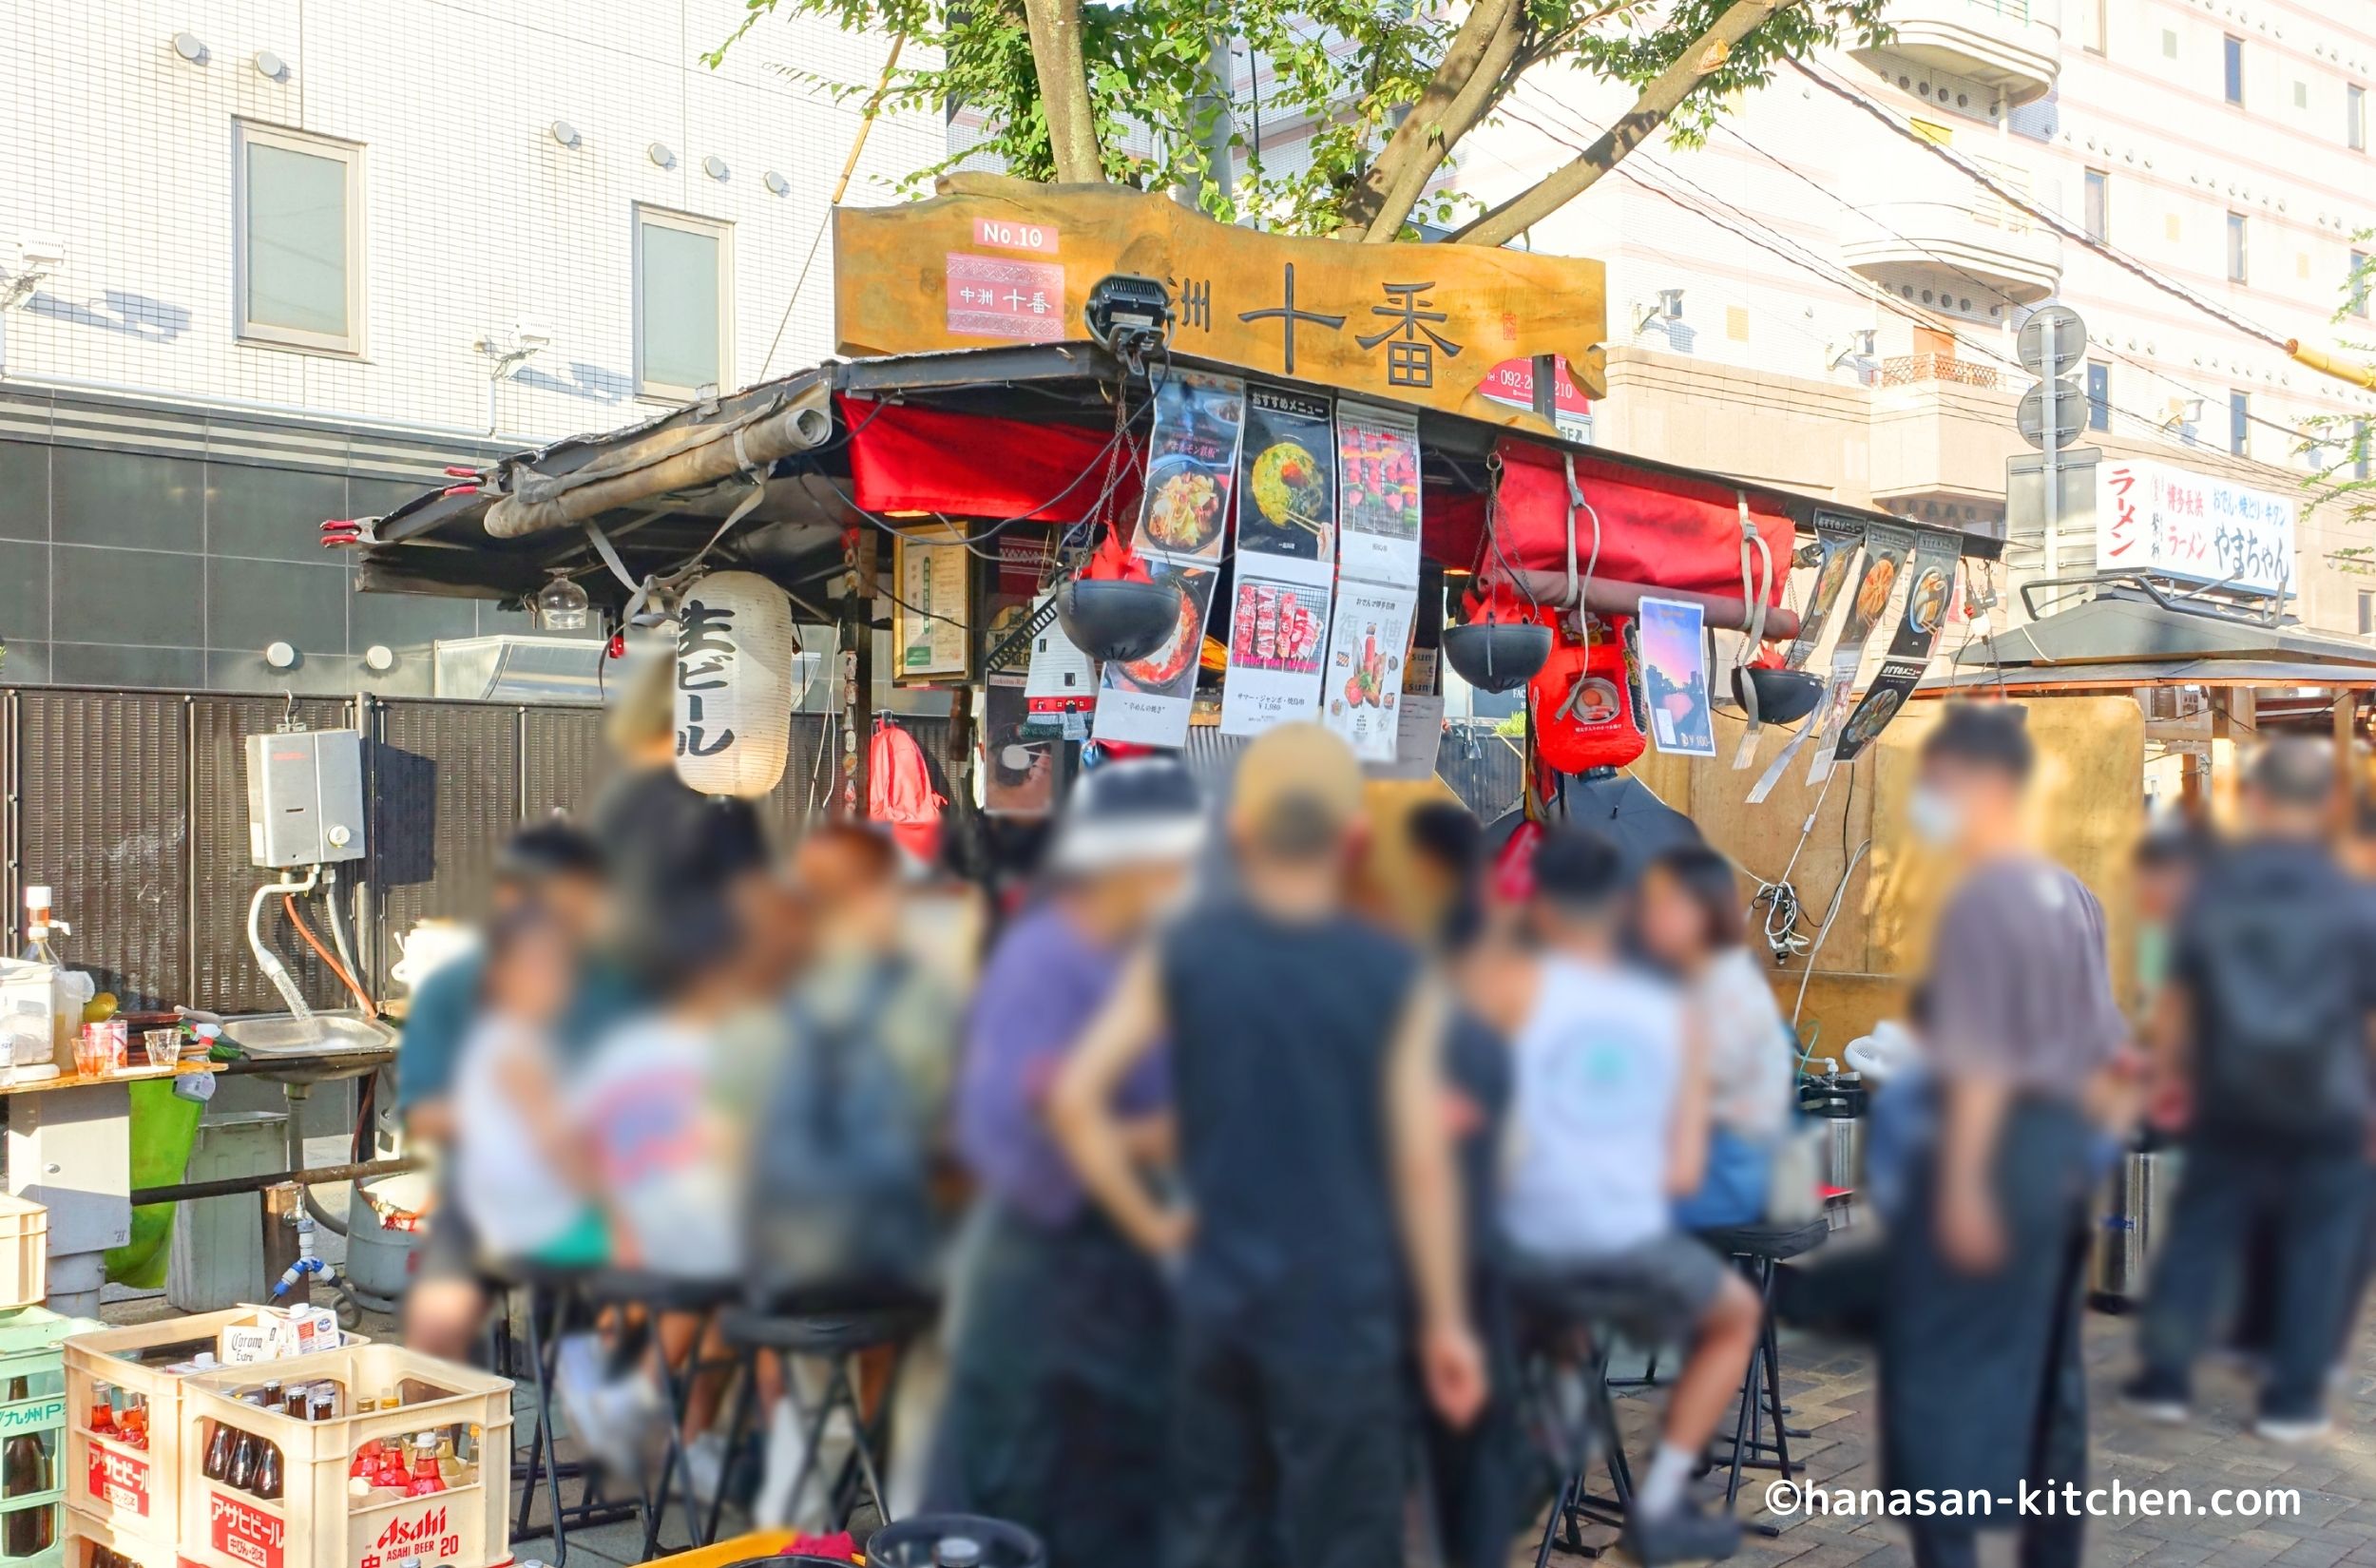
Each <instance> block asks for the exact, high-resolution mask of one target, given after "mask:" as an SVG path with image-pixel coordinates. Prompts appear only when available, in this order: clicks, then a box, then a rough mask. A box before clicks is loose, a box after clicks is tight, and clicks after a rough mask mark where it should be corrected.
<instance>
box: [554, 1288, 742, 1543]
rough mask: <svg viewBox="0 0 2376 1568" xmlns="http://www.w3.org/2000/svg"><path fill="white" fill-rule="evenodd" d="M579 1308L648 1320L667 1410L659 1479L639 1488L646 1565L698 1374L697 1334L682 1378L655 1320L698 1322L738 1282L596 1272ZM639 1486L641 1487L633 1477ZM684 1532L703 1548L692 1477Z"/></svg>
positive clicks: (731, 1294) (680, 1454)
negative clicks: (631, 1310) (621, 1310)
mask: <svg viewBox="0 0 2376 1568" xmlns="http://www.w3.org/2000/svg"><path fill="white" fill-rule="evenodd" d="M579 1290H580V1293H581V1295H582V1296H583V1298H584V1301H585V1303H586V1304H587V1305H588V1306H589V1307H590V1308H592V1309H593V1310H596V1311H600V1310H602V1309H603V1308H605V1307H640V1308H642V1310H643V1311H644V1312H645V1314H646V1315H647V1316H648V1317H649V1318H650V1320H651V1330H652V1334H653V1339H654V1349H655V1351H656V1354H655V1355H654V1357H653V1359H654V1360H655V1361H657V1362H658V1363H659V1364H660V1384H661V1402H662V1403H663V1404H664V1405H666V1406H667V1411H668V1439H667V1443H666V1444H665V1445H664V1446H663V1447H662V1448H661V1461H660V1478H659V1480H658V1482H656V1483H653V1484H651V1485H647V1486H643V1487H642V1513H643V1558H642V1560H644V1561H646V1562H648V1561H650V1560H651V1559H652V1558H655V1557H657V1556H659V1555H660V1532H661V1520H663V1519H664V1518H665V1517H666V1515H667V1513H668V1499H669V1495H670V1493H671V1491H672V1490H673V1489H674V1487H675V1484H676V1478H677V1472H678V1470H679V1468H680V1465H681V1464H682V1462H683V1460H684V1415H685V1406H686V1405H687V1404H688V1403H689V1402H690V1401H691V1399H692V1397H693V1385H694V1382H695V1381H696V1379H697V1378H698V1377H699V1375H700V1372H701V1370H702V1367H701V1341H702V1338H703V1337H704V1336H703V1333H702V1329H700V1328H697V1329H695V1330H694V1338H693V1346H692V1348H690V1349H689V1350H687V1351H686V1352H685V1365H684V1370H683V1372H682V1373H680V1372H679V1371H678V1370H677V1369H676V1368H675V1367H671V1366H669V1364H668V1355H667V1350H666V1348H665V1347H663V1346H661V1345H660V1344H659V1335H660V1320H661V1317H662V1316H664V1315H683V1314H688V1313H690V1314H694V1315H696V1316H699V1317H700V1318H702V1319H703V1320H704V1324H706V1320H707V1318H708V1317H709V1315H710V1314H711V1313H713V1312H716V1311H717V1310H719V1309H720V1308H722V1307H724V1306H725V1305H726V1304H727V1303H728V1302H730V1301H732V1300H734V1299H736V1297H737V1296H738V1295H739V1294H740V1292H741V1282H740V1281H739V1280H736V1279H731V1278H726V1279H682V1278H678V1277H675V1276H672V1275H666V1274H653V1273H645V1272H641V1271H639V1270H633V1269H602V1270H597V1271H595V1272H592V1273H589V1274H586V1275H584V1278H583V1280H582V1281H581V1283H580V1286H579ZM639 1484H640V1485H641V1484H642V1482H641V1478H639ZM685 1533H686V1535H687V1537H688V1538H689V1542H690V1544H691V1545H694V1546H705V1545H707V1544H708V1540H707V1539H706V1538H705V1537H704V1536H703V1535H702V1534H701V1510H700V1506H699V1499H697V1498H695V1497H694V1496H693V1486H692V1477H691V1475H690V1473H689V1472H688V1473H687V1475H686V1478H685Z"/></svg>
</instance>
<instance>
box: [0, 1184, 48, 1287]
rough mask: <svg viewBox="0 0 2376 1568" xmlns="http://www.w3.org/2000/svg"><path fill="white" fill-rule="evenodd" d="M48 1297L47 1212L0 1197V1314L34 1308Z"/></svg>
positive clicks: (27, 1201)
mask: <svg viewBox="0 0 2376 1568" xmlns="http://www.w3.org/2000/svg"><path fill="white" fill-rule="evenodd" d="M48 1294H49V1211H48V1210H47V1209H45V1208H43V1207H42V1206H41V1205H40V1204H38V1203H35V1202H34V1201H33V1200H32V1199H30V1198H26V1197H10V1196H9V1195H7V1194H5V1193H0V1311H8V1312H12V1311H15V1310H17V1309H18V1308H20V1307H38V1306H40V1305H41V1304H42V1302H43V1301H44V1300H45V1299H47V1298H48Z"/></svg>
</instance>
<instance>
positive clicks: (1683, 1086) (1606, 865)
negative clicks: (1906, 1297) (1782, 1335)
mask: <svg viewBox="0 0 2376 1568" xmlns="http://www.w3.org/2000/svg"><path fill="white" fill-rule="evenodd" d="M1532 870H1533V878H1534V888H1535V890H1534V895H1533V898H1532V901H1531V904H1530V907H1529V909H1528V920H1529V925H1530V927H1531V932H1532V937H1533V946H1532V947H1531V948H1530V949H1528V950H1525V951H1523V952H1518V953H1513V954H1511V955H1509V956H1508V957H1507V958H1506V959H1505V961H1504V963H1503V964H1501V965H1499V966H1497V967H1499V968H1500V970H1501V971H1502V972H1500V973H1498V974H1494V975H1492V976H1491V977H1490V978H1489V979H1484V983H1483V984H1481V985H1480V986H1479V987H1478V991H1477V993H1476V995H1475V996H1474V997H1473V998H1472V1000H1473V1001H1474V1002H1475V1003H1476V1004H1477V1005H1479V1007H1480V1010H1482V1011H1485V1012H1487V1013H1488V1014H1489V1016H1491V1017H1492V1019H1493V1021H1494V1022H1495V1023H1497V1024H1499V1025H1500V1027H1501V1028H1502V1029H1503V1032H1504V1034H1505V1035H1506V1037H1507V1038H1508V1040H1509V1042H1510V1050H1511V1054H1512V1057H1513V1062H1512V1066H1513V1089H1512V1094H1511V1100H1510V1110H1509V1119H1508V1132H1507V1135H1506V1136H1507V1145H1506V1149H1505V1154H1504V1188H1503V1196H1502V1207H1501V1218H1502V1230H1503V1234H1504V1239H1505V1241H1506V1242H1507V1243H1508V1245H1509V1248H1510V1270H1511V1273H1512V1277H1513V1281H1514V1284H1515V1287H1516V1290H1517V1293H1518V1295H1519V1297H1520V1299H1521V1300H1522V1301H1524V1302H1527V1303H1529V1304H1530V1305H1531V1306H1532V1308H1533V1310H1534V1314H1535V1315H1537V1316H1539V1317H1545V1316H1547V1317H1552V1318H1558V1317H1561V1316H1562V1315H1569V1314H1567V1313H1563V1308H1565V1307H1566V1304H1567V1303H1569V1302H1571V1301H1574V1300H1576V1299H1577V1298H1578V1297H1580V1296H1586V1297H1589V1298H1590V1299H1591V1300H1592V1301H1594V1302H1595V1303H1597V1304H1605V1303H1608V1302H1611V1301H1614V1302H1616V1303H1618V1304H1619V1321H1620V1322H1621V1323H1622V1324H1623V1325H1624V1326H1625V1327H1626V1328H1627V1329H1629V1330H1630V1331H1636V1332H1639V1333H1640V1334H1641V1335H1642V1337H1644V1338H1650V1339H1661V1338H1669V1337H1672V1336H1673V1335H1674V1334H1675V1332H1676V1331H1677V1328H1678V1327H1682V1326H1688V1327H1687V1328H1685V1329H1684V1331H1685V1333H1686V1334H1687V1335H1688V1338H1689V1340H1690V1346H1689V1349H1688V1352H1687V1355H1686V1359H1685V1361H1684V1365H1683V1368H1682V1371H1681V1373H1680V1375H1678V1376H1677V1379H1676V1381H1675V1386H1674V1390H1673V1392H1672V1394H1671V1395H1670V1397H1669V1399H1668V1403H1667V1413H1666V1427H1665V1431H1664V1433H1663V1434H1662V1436H1661V1439H1660V1442H1659V1444H1658V1449H1657V1455H1656V1456H1655V1457H1654V1458H1653V1459H1652V1461H1651V1463H1650V1468H1649V1470H1648V1472H1647V1473H1646V1474H1645V1475H1644V1477H1643V1479H1642V1482H1641V1485H1640V1487H1639V1488H1638V1490H1637V1491H1636V1493H1635V1494H1634V1498H1633V1501H1632V1503H1631V1504H1630V1506H1629V1507H1628V1508H1627V1510H1626V1520H1625V1532H1624V1533H1625V1544H1626V1546H1627V1549H1628V1550H1629V1551H1631V1552H1632V1554H1633V1555H1634V1557H1635V1558H1636V1559H1637V1560H1638V1561H1640V1562H1642V1563H1644V1564H1647V1565H1650V1568H1657V1565H1659V1564H1663V1563H1670V1562H1691V1561H1705V1560H1709V1559H1712V1558H1722V1557H1726V1556H1729V1555H1730V1554H1731V1553H1732V1551H1733V1550H1734V1547H1735V1546H1737V1545H1738V1544H1739V1539H1740V1526H1739V1525H1738V1524H1737V1523H1736V1522H1735V1521H1734V1520H1732V1519H1730V1518H1728V1517H1721V1516H1708V1515H1703V1514H1701V1513H1699V1512H1698V1511H1697V1510H1696V1509H1695V1508H1693V1507H1692V1506H1691V1504H1690V1503H1689V1502H1688V1501H1687V1500H1686V1499H1685V1496H1684V1490H1685V1487H1686V1485H1687V1483H1688V1482H1690V1480H1691V1477H1692V1475H1693V1473H1694V1472H1695V1471H1696V1469H1697V1468H1698V1465H1699V1461H1700V1455H1701V1453H1702V1452H1703V1451H1704V1450H1705V1449H1706V1447H1707V1444H1708V1440H1709V1438H1710V1437H1711V1436H1712V1435H1713V1434H1714V1433H1715V1427H1716V1423H1717V1422H1718V1421H1719V1420H1720V1419H1722V1417H1723V1415H1724V1413H1725V1411H1726V1409H1727V1408H1728V1407H1729V1406H1730V1405H1732V1403H1733V1399H1734V1395H1735V1394H1736V1393H1737V1392H1738V1391H1739V1388H1740V1385H1741V1377H1742V1373H1743V1372H1744V1371H1745V1370H1746V1369H1747V1367H1748V1365H1749V1357H1750V1352H1751V1350H1752V1349H1753V1348H1754V1346H1755V1344H1756V1340H1757V1334H1758V1329H1759V1326H1760V1308H1759V1303H1758V1299H1757V1295H1756V1293H1755V1292H1754V1291H1752V1290H1751V1289H1750V1288H1749V1286H1748V1285H1747V1283H1746V1282H1744V1281H1743V1280H1742V1279H1741V1278H1740V1276H1739V1275H1737V1274H1735V1273H1734V1272H1733V1271H1732V1270H1731V1269H1729V1268H1727V1267H1726V1266H1725V1263H1724V1260H1723V1259H1722V1258H1720V1257H1718V1256H1717V1255H1716V1254H1715V1252H1711V1251H1709V1250H1708V1249H1707V1248H1706V1247H1704V1246H1702V1245H1701V1244H1700V1243H1699V1242H1697V1241H1696V1240H1694V1239H1693V1238H1692V1237H1690V1236H1688V1235H1686V1234H1684V1233H1681V1232H1679V1231H1677V1230H1676V1229H1675V1225H1674V1221H1673V1219H1672V1217H1671V1210H1670V1205H1671V1204H1672V1202H1673V1201H1674V1199H1675V1198H1676V1197H1677V1195H1681V1194H1686V1193H1690V1192H1692V1191H1694V1190H1696V1188H1697V1186H1698V1184H1699V1179H1700V1174H1701V1170H1702V1167H1703V1165H1704V1164H1705V1159H1706V1152H1707V1143H1708V1084H1707V1075H1706V1070H1705V1064H1704V1062H1703V1061H1701V1058H1700V1045H1699V1041H1698V1033H1697V1030H1696V1026H1695V1025H1694V1023H1693V1022H1692V1018H1691V1014H1690V1012H1689V1010H1688V1009H1687V1007H1686V1005H1685V1004H1684V1002H1683V999H1682V998H1681V996H1680V995H1679V994H1678V993H1677V991H1676V989H1675V988H1674V987H1673V986H1672V985H1670V984H1668V983H1667V982H1666V981H1664V980H1663V979H1661V978H1659V977H1657V976H1656V975H1654V974H1651V973H1649V972H1648V971H1646V970H1644V969H1641V968H1639V967H1637V966H1632V965H1629V964H1628V963H1626V962H1625V961H1624V960H1623V958H1622V957H1621V956H1620V953H1619V932H1620V930H1621V929H1622V928H1623V924H1624V920H1625V916H1626V913H1627V907H1628V905H1629V903H1630V900H1629V898H1628V897H1627V878H1626V874H1625V869H1624V864H1623V861H1622V859H1621V857H1620V856H1619V852H1618V850H1617V848H1616V846H1614V845H1613V844H1611V843H1610V842H1609V841H1608V840H1607V839H1605V838H1603V837H1601V836H1600V835H1599V834H1597V833H1593V832H1585V831H1583V830H1581V829H1573V828H1557V829H1554V830H1552V831H1551V832H1548V833H1546V834H1544V835H1543V838H1542V842H1541V843H1540V845H1538V847H1537V848H1536V851H1535V854H1534V860H1533V867H1532ZM1481 978H1483V977H1481Z"/></svg>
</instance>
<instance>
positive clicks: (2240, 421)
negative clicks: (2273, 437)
mask: <svg viewBox="0 0 2376 1568" xmlns="http://www.w3.org/2000/svg"><path fill="white" fill-rule="evenodd" d="M2228 452H2229V455H2230V456H2232V457H2250V456H2251V455H2252V396H2251V393H2250V392H2230V393H2229V394H2228Z"/></svg>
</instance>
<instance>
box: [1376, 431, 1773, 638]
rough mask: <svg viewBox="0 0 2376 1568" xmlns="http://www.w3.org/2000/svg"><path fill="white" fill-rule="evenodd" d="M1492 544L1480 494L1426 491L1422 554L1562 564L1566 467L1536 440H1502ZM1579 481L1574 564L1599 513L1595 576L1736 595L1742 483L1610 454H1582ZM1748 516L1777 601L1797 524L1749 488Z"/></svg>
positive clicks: (1477, 564) (1523, 564) (1533, 566)
mask: <svg viewBox="0 0 2376 1568" xmlns="http://www.w3.org/2000/svg"><path fill="white" fill-rule="evenodd" d="M1499 451H1500V453H1501V457H1502V485H1501V525H1500V528H1499V533H1498V538H1497V539H1496V541H1495V544H1496V545H1497V546H1498V549H1488V548H1487V547H1486V546H1485V497H1483V496H1474V495H1472V496H1451V497H1445V498H1439V497H1438V496H1437V495H1435V494H1434V493H1433V492H1430V493H1429V494H1428V498H1427V511H1426V514H1425V516H1426V524H1425V528H1426V535H1425V538H1424V540H1423V541H1422V543H1423V545H1424V546H1425V548H1426V550H1427V553H1428V557H1429V558H1430V559H1431V560H1435V561H1438V562H1441V563H1443V564H1445V565H1447V566H1463V567H1472V568H1474V569H1475V570H1476V571H1477V572H1478V574H1479V575H1480V576H1482V577H1490V576H1492V575H1493V574H1494V572H1495V570H1496V569H1497V568H1499V567H1500V566H1502V565H1503V564H1504V563H1506V564H1508V565H1510V566H1515V567H1518V568H1521V569H1526V570H1534V571H1555V572H1556V571H1564V570H1565V569H1566V566H1567V476H1566V474H1565V472H1564V471H1563V470H1562V467H1561V463H1560V453H1559V452H1558V451H1557V450H1556V449H1551V448H1546V447H1540V446H1537V445H1535V444H1533V443H1532V442H1526V441H1517V440H1508V439H1505V440H1504V441H1503V442H1502V443H1501V444H1500V446H1499ZM1576 488H1578V489H1579V490H1581V492H1582V493H1583V498H1584V504H1585V507H1590V508H1591V509H1590V510H1589V511H1587V510H1585V509H1584V507H1578V508H1577V511H1576V569H1577V570H1578V572H1580V573H1581V571H1582V570H1583V569H1584V564H1585V563H1586V562H1588V561H1591V560H1592V554H1593V519H1594V517H1595V515H1596V514H1597V515H1598V517H1599V519H1600V562H1599V564H1598V565H1597V566H1596V567H1595V569H1594V575H1595V576H1596V577H1600V578H1605V579H1608V580H1610V581H1613V582H1620V583H1641V584H1644V585H1647V586H1655V587H1660V588H1681V589H1685V590H1688V591H1690V592H1694V593H1705V594H1718V595H1722V596H1724V597H1727V598H1732V599H1739V598H1741V597H1742V592H1741V514H1740V497H1741V494H1742V492H1741V491H1738V490H1735V489H1734V488H1732V487H1731V486H1729V485H1725V484H1723V483H1722V482H1720V481H1713V480H1704V479H1695V478H1688V477H1684V476H1682V475H1676V474H1661V473H1656V472H1652V471H1650V470H1648V469H1644V468H1632V467H1629V466H1627V465H1625V464H1621V463H1616V462H1612V461H1610V460H1609V459H1607V458H1600V457H1588V456H1583V455H1581V454H1580V455H1578V456H1577V458H1576ZM1749 516H1750V521H1751V522H1752V523H1753V524H1754V525H1755V526H1756V529H1757V532H1758V535H1759V537H1761V538H1763V539H1764V540H1765V542H1766V548H1767V549H1768V550H1770V551H1772V556H1773V583H1772V590H1771V592H1770V593H1769V594H1768V596H1767V602H1769V603H1772V604H1779V603H1781V602H1782V591H1783V589H1784V587H1785V586H1787V585H1788V583H1789V582H1790V576H1791V569H1790V561H1791V551H1792V546H1793V545H1794V542H1795V538H1796V529H1795V528H1794V527H1793V526H1792V523H1791V520H1790V518H1789V516H1787V515H1786V514H1785V513H1784V512H1782V511H1781V510H1780V509H1779V508H1778V507H1775V506H1773V505H1772V502H1771V501H1762V502H1761V501H1760V499H1759V498H1758V497H1756V496H1754V495H1752V496H1750V497H1749Z"/></svg>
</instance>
